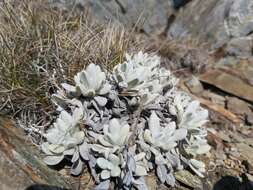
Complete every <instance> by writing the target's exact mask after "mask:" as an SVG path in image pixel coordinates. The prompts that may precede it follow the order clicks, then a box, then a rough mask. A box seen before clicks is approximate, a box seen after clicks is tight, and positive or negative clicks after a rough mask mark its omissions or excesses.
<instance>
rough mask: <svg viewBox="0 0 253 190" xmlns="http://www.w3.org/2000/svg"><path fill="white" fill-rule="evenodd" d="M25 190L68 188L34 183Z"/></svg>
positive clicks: (60, 189) (63, 189)
mask: <svg viewBox="0 0 253 190" xmlns="http://www.w3.org/2000/svg"><path fill="white" fill-rule="evenodd" d="M25 190H68V189H65V188H61V187H56V186H50V185H41V184H34V185H31V186H30V187H28V188H26V189H25Z"/></svg>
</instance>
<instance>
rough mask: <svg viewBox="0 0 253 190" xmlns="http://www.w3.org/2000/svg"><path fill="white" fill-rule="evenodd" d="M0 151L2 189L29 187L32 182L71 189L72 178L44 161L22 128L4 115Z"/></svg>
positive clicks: (1, 120)
mask: <svg viewBox="0 0 253 190" xmlns="http://www.w3.org/2000/svg"><path fill="white" fill-rule="evenodd" d="M0 155H1V156H0V189H2V190H5V189H6V190H7V189H8V190H20V189H26V188H28V187H30V186H31V185H33V184H45V185H50V186H55V187H59V189H60V188H62V189H72V187H71V185H70V182H68V181H67V180H66V179H65V178H64V177H62V176H61V175H59V174H58V173H57V172H56V171H54V170H52V169H50V168H49V167H47V166H46V165H45V164H44V163H43V161H42V158H41V156H40V153H39V152H38V151H37V149H36V147H34V146H33V145H31V144H30V145H29V143H28V142H27V139H26V138H25V135H24V134H23V133H22V131H21V129H20V128H17V127H15V126H14V125H13V124H12V122H11V121H9V120H8V119H3V118H1V117H0ZM37 189H38V188H37ZM57 189H58V188H57Z"/></svg>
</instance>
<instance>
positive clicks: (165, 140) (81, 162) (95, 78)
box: [42, 52, 210, 189]
mask: <svg viewBox="0 0 253 190" xmlns="http://www.w3.org/2000/svg"><path fill="white" fill-rule="evenodd" d="M176 84H177V79H176V78H175V77H174V76H173V75H172V74H171V73H170V71H168V70H166V69H164V68H162V67H161V65H160V58H159V57H158V56H156V55H148V54H145V53H142V52H139V53H138V54H135V55H132V56H131V55H126V59H125V61H124V62H123V63H121V64H118V65H116V66H115V67H114V68H113V70H112V71H111V72H110V71H108V70H102V69H101V67H100V66H98V65H95V64H90V65H88V66H87V67H86V68H85V69H84V70H82V71H81V72H79V73H77V74H76V75H75V77H74V84H73V85H71V84H67V83H63V84H62V85H61V86H62V88H61V89H59V90H58V91H57V93H56V94H53V96H52V100H53V102H54V103H55V104H56V105H57V111H59V113H60V114H59V116H58V118H57V119H56V121H55V123H54V124H53V125H52V126H51V128H49V129H48V130H47V132H46V134H45V135H44V136H45V138H46V141H45V142H44V143H43V144H42V150H43V152H44V153H45V154H46V157H45V159H44V161H45V163H46V164H48V165H56V164H59V163H60V162H61V161H62V160H63V159H69V160H70V161H71V162H72V168H71V173H72V174H73V175H79V174H80V173H81V172H82V171H83V169H84V167H89V171H90V172H91V174H92V176H93V178H94V180H95V181H96V183H97V187H96V189H108V188H109V186H110V183H111V182H113V183H115V184H116V185H117V187H120V189H131V188H132V187H135V188H136V189H148V187H147V185H146V183H145V176H146V175H147V174H148V173H150V172H155V173H156V175H157V177H158V179H159V180H160V181H161V183H166V184H167V185H170V186H174V185H175V181H176V180H175V177H174V171H176V170H182V169H183V168H185V167H187V166H189V167H190V168H191V169H192V170H193V171H194V172H196V174H198V175H199V176H200V177H203V173H204V172H205V165H204V163H202V162H201V161H198V160H196V159H195V158H196V156H197V155H199V154H205V153H207V152H208V151H209V149H210V147H209V145H208V144H207V141H206V135H207V131H206V129H205V128H204V127H203V125H204V124H205V123H206V121H207V117H208V112H207V110H205V109H203V108H201V107H200V105H199V102H197V101H193V100H191V98H190V97H189V96H188V95H187V94H186V93H184V92H182V91H179V90H178V89H177V88H176Z"/></svg>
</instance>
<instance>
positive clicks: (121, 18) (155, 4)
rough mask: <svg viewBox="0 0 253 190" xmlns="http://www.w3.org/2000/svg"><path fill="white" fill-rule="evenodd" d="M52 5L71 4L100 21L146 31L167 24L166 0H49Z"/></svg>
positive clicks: (168, 2) (168, 4) (161, 27)
mask: <svg viewBox="0 0 253 190" xmlns="http://www.w3.org/2000/svg"><path fill="white" fill-rule="evenodd" d="M49 2H50V3H51V4H52V6H54V7H57V8H60V9H71V8H70V7H73V5H76V7H79V8H81V9H88V10H89V11H90V12H91V14H92V15H94V16H95V17H97V18H98V19H99V20H100V21H102V22H106V21H108V22H111V21H113V22H116V23H120V24H123V25H125V26H129V27H133V26H135V27H140V28H141V29H142V30H144V31H145V32H146V33H153V32H157V31H160V30H163V29H164V28H165V27H166V25H167V11H168V10H169V9H170V7H171V6H170V2H171V1H168V0H49Z"/></svg>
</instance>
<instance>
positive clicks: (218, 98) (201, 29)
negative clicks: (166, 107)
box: [0, 0, 253, 190]
mask: <svg viewBox="0 0 253 190" xmlns="http://www.w3.org/2000/svg"><path fill="white" fill-rule="evenodd" d="M0 2H1V1H0ZM73 2H74V5H75V7H74V8H73ZM73 2H72V1H71V2H70V1H64V0H50V3H51V5H52V7H54V8H55V9H60V10H63V11H69V10H72V11H73V10H74V11H88V12H90V13H91V14H92V15H93V16H94V17H96V18H97V19H98V20H99V22H108V21H109V20H110V21H113V22H116V23H118V24H120V25H124V26H125V27H130V28H132V27H134V28H135V30H137V31H138V32H139V33H140V35H143V36H145V38H147V39H149V40H148V41H150V43H151V44H152V45H151V47H153V46H154V47H159V48H157V49H158V50H157V52H158V53H159V54H160V56H162V60H163V64H164V66H165V67H168V68H170V69H172V70H173V71H174V73H175V75H176V76H177V77H179V78H180V79H181V82H180V84H179V87H180V88H181V89H183V90H185V91H187V92H189V93H190V94H191V96H192V97H193V98H194V99H197V100H199V101H200V102H201V104H202V106H204V107H206V108H207V109H208V110H209V111H210V118H209V123H208V126H207V127H208V142H209V144H210V145H211V146H212V150H211V152H210V154H208V155H206V156H204V157H202V158H201V159H202V160H203V161H204V162H205V163H206V165H207V171H208V172H207V174H206V178H204V179H199V178H198V177H196V176H195V175H193V174H192V173H191V172H189V171H182V172H178V173H177V174H176V178H177V180H178V187H177V188H174V189H182V190H186V189H196V190H197V189H198V190H200V189H203V190H226V189H231V190H233V189H238V188H239V187H240V188H241V189H245V190H251V189H253V187H252V183H251V187H250V181H253V56H252V55H253V39H252V38H253V36H252V33H253V11H252V10H253V1H251V0H208V1H203V0H192V1H190V2H189V3H187V4H186V5H185V6H184V7H182V8H180V9H179V10H174V9H173V8H172V6H171V5H172V4H171V3H170V2H168V0H136V1H135V0H127V1H126V0H124V1H123V0H122V1H121V0H118V1H116V0H115V1H114V0H104V1H102V0H101V1H99V0H92V1H89V0H75V1H73ZM186 36H191V37H192V38H196V37H197V38H198V40H199V41H200V42H207V43H208V45H207V46H205V45H203V46H202V45H201V46H199V47H196V48H188V47H187V45H185V44H184V45H182V49H179V51H181V54H180V55H178V54H177V55H176V56H175V55H174V54H169V55H168V49H167V46H166V44H165V43H166V42H168V43H169V42H170V40H171V39H175V38H177V39H178V38H179V39H180V38H183V37H184V38H185V37H186ZM199 44H203V43H199ZM185 46H186V47H185ZM151 47H150V48H151ZM179 47H180V46H179ZM206 47H208V48H206ZM180 56H181V57H180ZM174 57H176V58H175V59H174ZM178 57H180V58H178ZM0 107H1V106H0ZM2 117H3V118H5V117H6V116H1V118H2ZM13 123H14V122H10V121H9V120H8V119H0V155H1V156H0V189H3V190H5V189H11V190H12V189H13V190H16V189H24V188H26V187H28V186H29V185H31V184H33V183H38V184H50V185H55V186H58V187H63V188H67V189H73V188H75V189H90V188H92V186H93V182H92V179H91V177H90V176H88V175H83V176H80V177H78V178H76V177H75V178H74V177H68V173H69V171H68V169H59V168H56V169H57V170H59V172H56V171H54V170H52V169H49V168H47V167H46V166H45V165H44V164H43V163H42V161H41V157H40V155H39V153H38V152H37V150H36V148H35V147H34V145H31V143H30V142H28V141H27V138H26V137H25V135H24V134H23V132H22V130H20V129H17V128H15V127H14V124H13ZM14 179H15V180H14ZM147 181H148V184H149V186H150V189H152V190H153V189H173V188H169V187H165V186H162V185H160V184H159V183H158V182H157V181H155V180H154V178H153V177H152V176H149V177H147ZM35 189H36V187H35ZM42 189H43V188H42Z"/></svg>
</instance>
